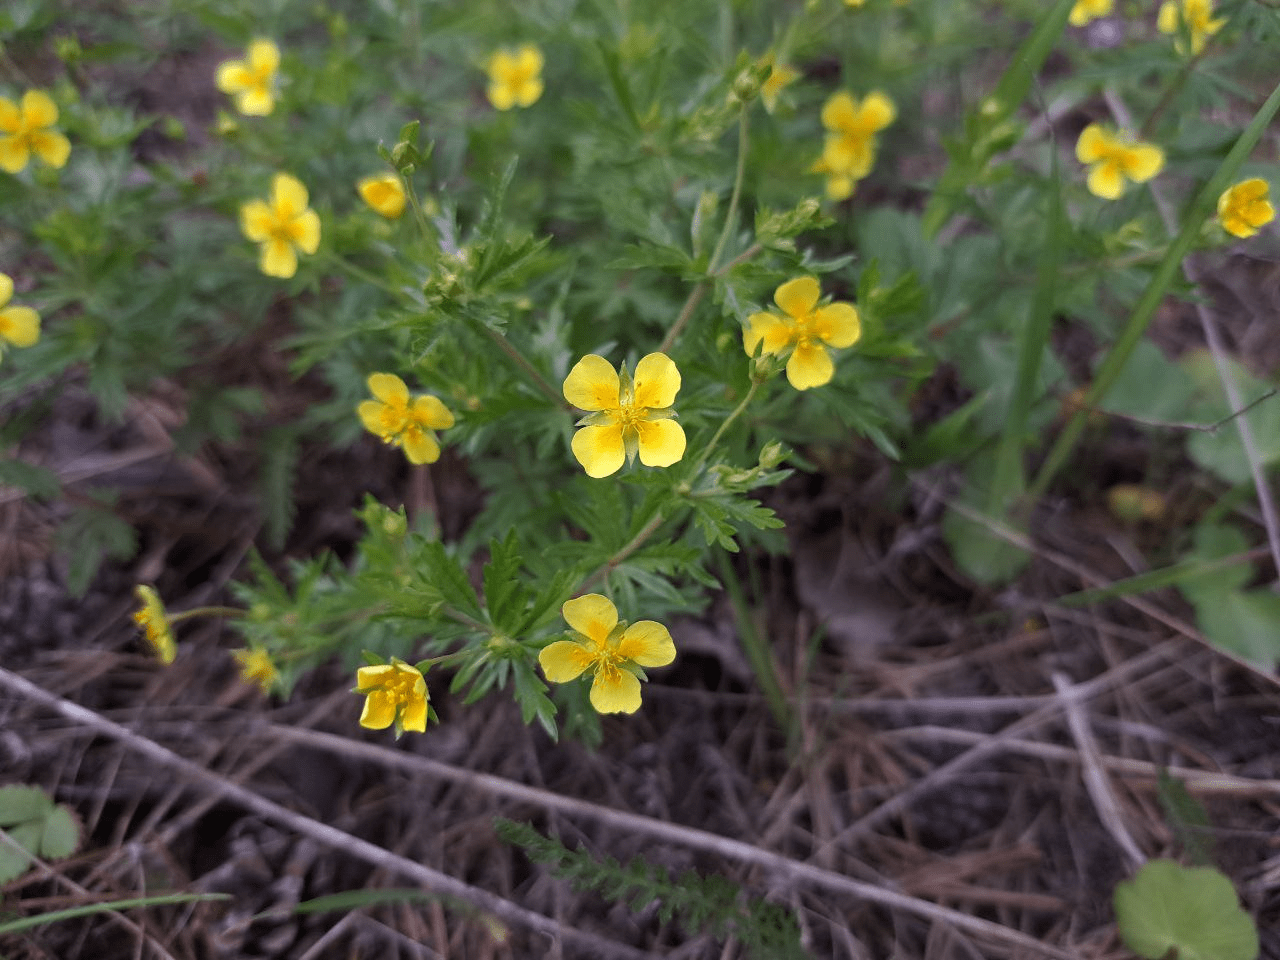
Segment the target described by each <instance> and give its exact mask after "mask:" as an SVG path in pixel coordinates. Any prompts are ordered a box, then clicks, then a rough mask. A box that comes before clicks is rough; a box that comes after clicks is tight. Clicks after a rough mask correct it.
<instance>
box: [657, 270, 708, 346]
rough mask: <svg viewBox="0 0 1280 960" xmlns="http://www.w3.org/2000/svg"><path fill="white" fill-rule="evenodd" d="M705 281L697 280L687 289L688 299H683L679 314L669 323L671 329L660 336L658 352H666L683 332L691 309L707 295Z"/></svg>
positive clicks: (691, 313) (690, 314)
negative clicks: (673, 321) (691, 287)
mask: <svg viewBox="0 0 1280 960" xmlns="http://www.w3.org/2000/svg"><path fill="white" fill-rule="evenodd" d="M707 285H708V284H707V281H706V280H699V281H698V283H697V284H696V285H695V286H694V288H693V289H692V290H690V291H689V299H687V300H685V302H684V307H683V308H682V309H681V310H680V316H678V317H676V322H675V323H673V324H672V325H671V329H670V330H668V331H667V335H666V336H665V337H663V338H662V343H661V344H660V345H659V346H658V352H659V353H667V352H668V351H669V350H670V349H671V347H672V346H673V345H674V344H675V342H676V340H677V339H678V338H679V336H680V334H681V333H683V332H684V328H685V326H686V325H687V324H688V323H689V318H690V317H691V316H693V309H694V307H696V306H697V305H698V304H699V303H701V302H702V298H703V297H705V296H706V295H707Z"/></svg>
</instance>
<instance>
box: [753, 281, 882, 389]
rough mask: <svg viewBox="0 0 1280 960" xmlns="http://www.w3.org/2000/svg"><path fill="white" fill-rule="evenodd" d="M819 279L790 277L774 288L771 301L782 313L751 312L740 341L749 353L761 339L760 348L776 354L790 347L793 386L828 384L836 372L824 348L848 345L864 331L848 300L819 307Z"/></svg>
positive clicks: (789, 361)
mask: <svg viewBox="0 0 1280 960" xmlns="http://www.w3.org/2000/svg"><path fill="white" fill-rule="evenodd" d="M820 292H821V291H820V289H819V287H818V281H817V280H815V279H813V277H797V278H796V279H795V280H788V281H787V282H786V283H784V284H783V285H782V286H780V287H778V289H777V290H775V291H774V294H773V301H774V303H776V304H777V305H778V306H779V307H781V308H782V312H783V314H785V316H779V315H778V314H776V313H753V314H752V315H751V316H750V317H748V318H747V328H746V329H745V330H744V331H743V333H742V345H743V347H745V348H746V351H747V356H754V355H755V352H756V347H758V346H760V344H761V343H763V344H764V347H763V350H762V351H761V352H762V354H763V353H768V354H773V355H775V356H776V355H780V354H782V353H784V352H786V350H787V349H788V348H792V349H791V358H790V359H789V360H787V379H788V380H790V381H791V385H792V386H793V387H795V388H796V389H797V390H808V389H809V388H810V387H820V386H822V385H823V384H824V383H828V382H830V380H831V377H832V376H833V375H834V374H835V364H833V363H832V361H831V353H830V352H829V351H828V350H827V347H837V348H841V349H843V348H844V347H851V346H853V345H854V344H855V343H857V342H858V338H859V337H860V336H862V321H861V320H860V319H859V317H858V311H857V309H856V308H855V307H854V306H853V304H851V303H830V304H827V305H826V306H825V307H819V306H818V295H819V293H820Z"/></svg>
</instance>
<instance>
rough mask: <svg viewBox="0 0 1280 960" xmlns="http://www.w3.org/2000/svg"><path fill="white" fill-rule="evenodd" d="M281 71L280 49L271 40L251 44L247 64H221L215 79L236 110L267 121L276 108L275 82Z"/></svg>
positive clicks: (236, 61) (239, 61)
mask: <svg viewBox="0 0 1280 960" xmlns="http://www.w3.org/2000/svg"><path fill="white" fill-rule="evenodd" d="M279 69H280V48H279V47H277V46H276V45H275V44H274V43H272V42H271V41H270V40H264V39H261V38H259V39H257V40H254V41H253V42H252V43H250V44H249V49H248V50H247V51H245V57H244V59H243V60H227V61H226V62H224V63H222V64H219V66H218V72H217V74H216V75H215V77H214V82H215V83H217V85H218V89H219V90H221V91H222V92H223V93H226V94H230V95H231V97H232V99H233V100H234V101H235V105H236V109H237V110H239V111H240V112H241V113H243V114H245V115H246V116H250V117H265V116H266V115H267V114H269V113H270V112H271V111H272V110H274V109H275V106H276V98H275V80H276V72H277V71H278V70H279Z"/></svg>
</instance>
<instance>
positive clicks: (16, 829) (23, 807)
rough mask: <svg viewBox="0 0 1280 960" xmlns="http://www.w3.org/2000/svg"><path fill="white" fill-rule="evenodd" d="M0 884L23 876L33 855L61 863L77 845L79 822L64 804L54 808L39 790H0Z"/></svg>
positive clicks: (18, 788) (20, 786)
mask: <svg viewBox="0 0 1280 960" xmlns="http://www.w3.org/2000/svg"><path fill="white" fill-rule="evenodd" d="M0 828H3V830H4V832H5V833H6V834H8V841H9V842H5V841H4V840H0V883H7V882H9V881H10V880H13V879H14V878H15V877H20V876H22V874H23V873H25V872H26V870H27V867H28V866H29V865H30V864H31V858H32V857H33V856H35V857H39V858H40V859H41V860H61V859H62V858H63V857H69V856H71V854H73V853H75V851H76V848H77V847H78V846H79V845H80V822H79V820H77V819H76V815H75V814H74V813H72V812H71V809H70V808H69V807H67V806H66V805H65V804H59V805H57V806H54V803H53V801H52V800H51V799H50V798H49V795H48V794H47V793H45V792H44V791H43V790H41V789H40V788H39V787H32V786H27V785H25V784H17V785H14V786H8V787H0Z"/></svg>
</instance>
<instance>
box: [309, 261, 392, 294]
mask: <svg viewBox="0 0 1280 960" xmlns="http://www.w3.org/2000/svg"><path fill="white" fill-rule="evenodd" d="M324 259H327V260H328V261H329V262H330V263H332V264H333V265H334V266H335V267H337V268H338V269H339V270H342V271H344V272H345V273H349V274H350V275H351V276H353V277H355V278H356V279H357V280H362V281H364V282H365V283H369V284H372V285H373V286H375V287H378V288H379V289H381V290H385V291H386V292H387V293H389V294H391V295H392V296H399V295H400V291H399V290H397V289H396V288H395V287H393V286H392V285H391V284H389V283H387V281H386V280H384V279H382V277H379V276H378V275H377V274H374V273H370V272H369V271H368V270H366V269H365V268H364V267H358V266H356V265H355V264H354V263H352V262H351V261H350V260H348V259H347V258H346V257H344V256H342V255H341V254H339V253H335V252H334V251H332V250H330V251H329V252H328V254H327V256H326V257H325V258H324Z"/></svg>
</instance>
